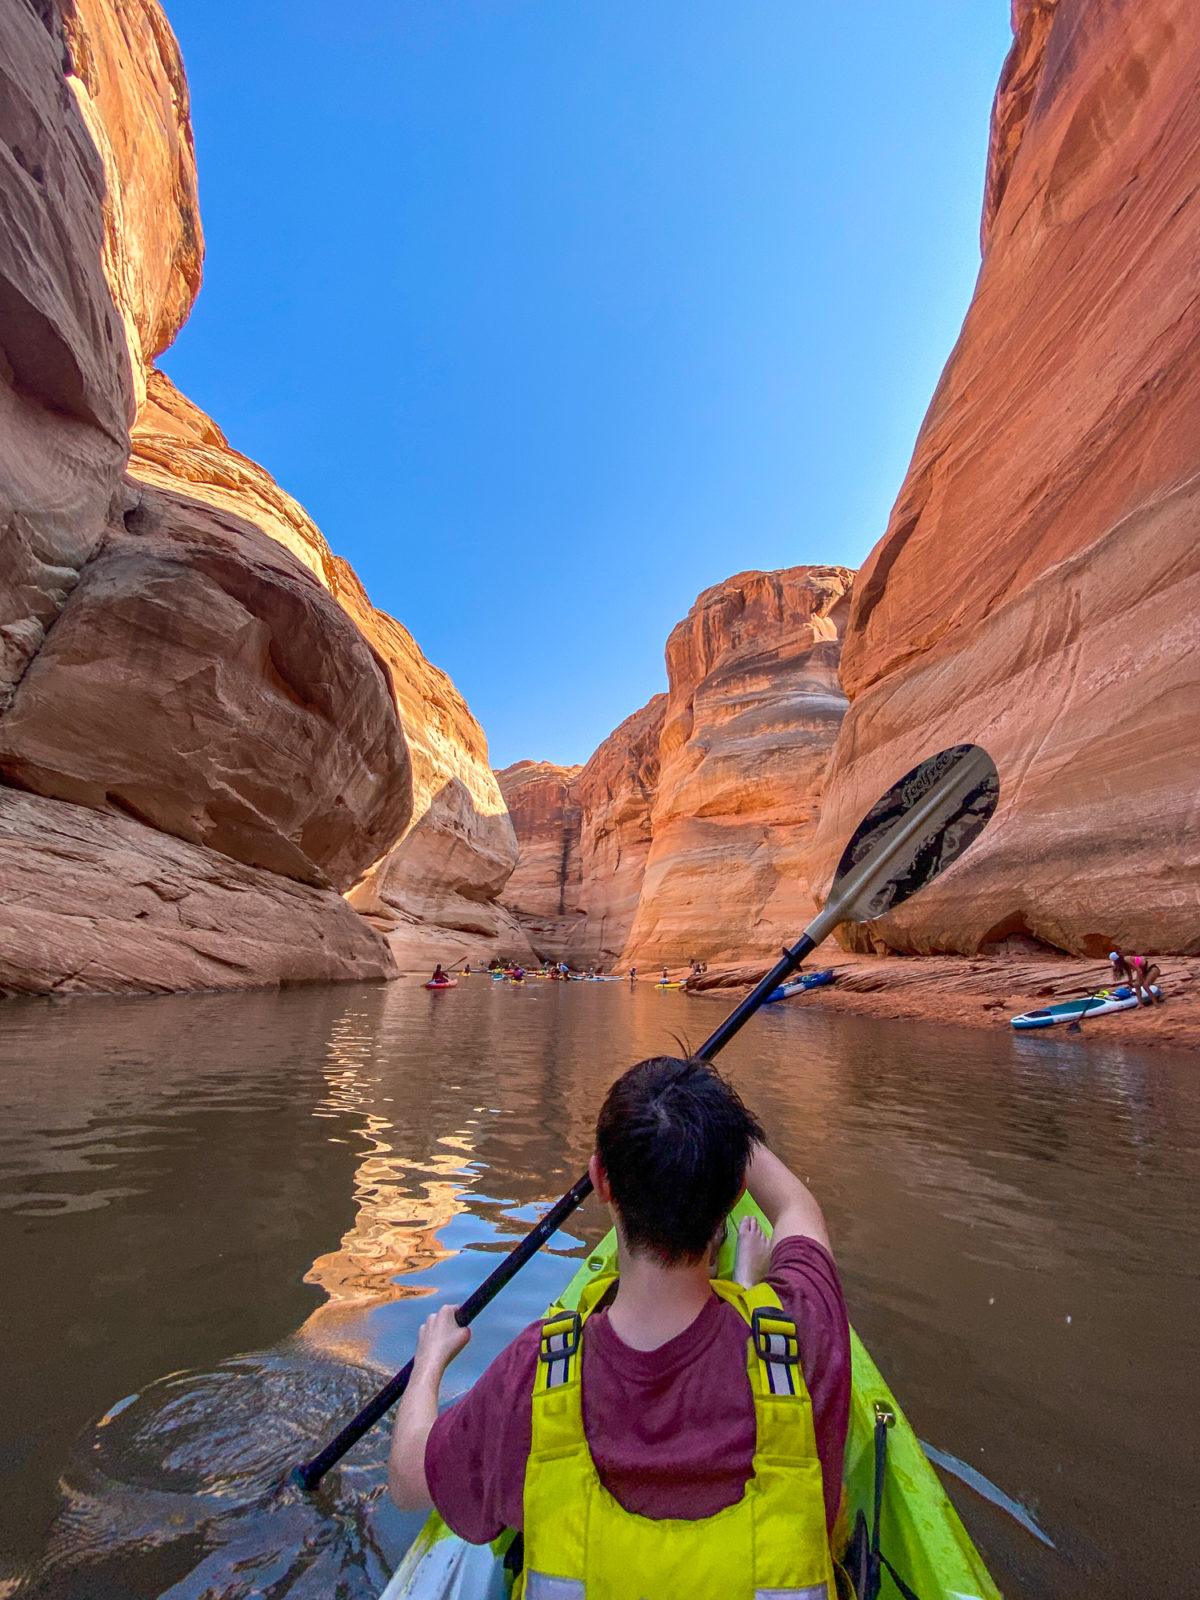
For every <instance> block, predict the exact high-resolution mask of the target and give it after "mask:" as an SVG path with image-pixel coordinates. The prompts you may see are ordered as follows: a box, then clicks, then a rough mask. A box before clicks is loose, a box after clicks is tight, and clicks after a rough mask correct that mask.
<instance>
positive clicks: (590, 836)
mask: <svg viewBox="0 0 1200 1600" xmlns="http://www.w3.org/2000/svg"><path fill="white" fill-rule="evenodd" d="M666 709H667V697H666V695H665V694H656V695H655V696H654V697H653V699H652V700H650V701H649V702H648V703H647V704H646V705H644V706H643V707H642V708H641V710H640V711H635V712H634V713H633V715H632V716H631V717H626V718H625V721H624V722H622V723H621V724H620V725H619V726H618V727H617V728H616V729H615V730H614V731H613V732H612V733H610V734H609V736H608V738H607V739H605V740H604V742H603V743H602V744H601V745H599V746H598V747H597V749H596V751H595V753H594V754H593V755H592V757H591V759H590V760H589V761H588V763H587V765H586V766H585V767H584V769H583V771H582V772H581V773H580V774H579V777H578V778H577V779H576V781H575V798H576V800H577V801H578V803H579V808H580V816H581V837H580V857H581V863H582V866H581V872H582V873H585V874H586V888H587V893H586V902H585V903H586V908H587V925H586V928H584V929H582V930H579V931H577V934H576V945H575V949H576V950H577V951H578V953H579V954H578V959H580V961H585V960H586V961H589V962H591V961H596V962H600V963H601V964H602V965H603V966H605V967H611V966H612V965H613V963H614V962H616V961H619V960H620V958H621V955H622V952H623V951H624V949H625V945H626V942H627V941H628V939H629V931H630V929H631V928H632V927H633V919H634V917H635V916H636V915H637V908H638V901H639V900H640V899H641V894H642V882H643V879H644V878H645V874H646V858H647V856H648V855H649V853H650V839H651V821H650V819H651V812H652V810H653V806H654V794H655V790H656V789H657V787H658V773H659V740H660V739H661V736H662V724H663V716H664V715H665V713H666Z"/></svg>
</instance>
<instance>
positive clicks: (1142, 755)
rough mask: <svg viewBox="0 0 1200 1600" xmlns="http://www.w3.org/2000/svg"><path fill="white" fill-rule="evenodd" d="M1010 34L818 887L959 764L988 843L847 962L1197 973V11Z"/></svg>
mask: <svg viewBox="0 0 1200 1600" xmlns="http://www.w3.org/2000/svg"><path fill="white" fill-rule="evenodd" d="M1014 20H1015V23H1016V27H1017V36H1016V40H1015V42H1014V46H1013V53H1012V55H1011V56H1010V58H1009V61H1008V63H1007V64H1006V67H1005V70H1004V75H1003V78H1002V82H1001V87H1000V91H999V94H998V96H997V103H996V113H995V119H994V124H993V132H992V145H991V152H990V165H989V180H988V189H987V195H988V201H987V210H986V212H985V218H984V238H985V244H986V254H985V258H984V263H983V268H982V271H981V274H980V278H979V283H978V286H977V288H976V293H975V297H974V300H973V302H972V305H971V308H970V310H969V312H968V314H967V318H966V322H965V324H964V326H963V331H962V334H961V336H960V338H959V341H958V344H957V346H956V347H955V350H954V352H953V354H952V355H951V357H950V361H949V363H948V365H947V367H946V370H945V372H944V373H943V375H942V379H941V382H940V383H939V385H938V389H937V392H936V394H935V395H934V398H933V401H932V404H931V406H930V410H929V414H928V416H927V417H926V420H925V423H924V426H923V428H922V431H921V435H920V438H919V439H918V442H917V447H916V451H915V454H914V457H913V461H912V465H911V467H910V470H909V474H908V477H907V479H906V480H905V483H904V485H903V487H902V488H901V491H900V495H899V498H898V500H897V502H896V506H895V509H894V511H893V513H892V517H891V521H890V523H889V525H888V530H887V532H886V534H885V535H884V537H883V539H882V540H881V542H880V544H879V545H878V546H877V547H876V549H875V550H874V552H873V553H872V555H871V557H870V559H869V560H868V562H867V564H866V566H865V567H864V569H863V572H862V574H861V577H860V579H859V582H858V584H857V586H856V591H855V600H854V607H853V611H852V614H851V618H850V624H849V629H848V634H847V643H846V648H845V652H844V655H843V660H842V681H843V683H844V685H845V687H846V690H847V692H848V694H849V696H850V699H851V702H852V703H851V709H850V712H849V715H848V716H847V718H846V721H845V723H844V724H843V728H842V732H841V735H840V737H839V740H838V745H837V749H836V752H835V758H834V764H833V768H832V771H831V774H830V781H829V794H830V804H829V807H828V808H827V810H826V811H825V813H824V815H823V817H822V821H821V828H820V842H821V847H822V855H823V861H824V866H825V869H826V871H828V870H831V869H832V866H833V863H834V862H835V860H836V858H837V854H838V852H839V851H840V849H841V846H842V844H843V843H844V841H845V839H846V837H847V836H848V834H849V832H850V831H851V830H852V828H853V826H854V824H855V822H856V821H857V818H858V816H859V814H860V813H861V812H862V811H863V810H865V809H866V807H867V806H868V805H869V804H870V803H871V801H872V800H873V799H874V798H875V796H876V795H877V794H878V793H880V792H881V791H882V790H883V789H884V788H886V787H887V785H888V784H889V783H890V782H891V781H892V780H893V779H894V778H895V776H896V775H897V774H898V773H900V772H902V771H904V770H905V769H906V768H907V767H909V766H911V765H912V764H913V762H915V761H916V760H918V759H919V758H920V757H922V756H924V755H926V754H928V753H929V752H930V751H931V750H934V749H936V748H938V747H939V746H943V745H950V744H954V743H957V742H959V741H960V740H963V739H973V740H978V741H979V742H981V743H983V744H984V745H985V746H986V747H987V748H988V750H989V751H990V753H991V754H992V756H993V757H994V759H995V761H996V764H997V767H998V768H999V771H1000V778H1001V803H1000V809H999V810H998V812H997V815H996V817H995V819H994V820H993V822H992V824H991V826H990V827H989V828H988V830H987V832H986V833H985V834H984V835H983V837H982V838H981V840H980V841H979V843H977V844H976V845H975V846H974V847H973V849H972V850H971V852H970V853H969V854H968V855H967V856H966V857H965V858H964V859H963V861H962V862H961V863H960V864H959V865H958V866H957V867H956V868H955V869H954V870H953V871H952V872H951V873H949V874H948V875H947V877H946V878H945V879H944V880H941V881H940V882H939V883H937V884H935V885H934V886H933V887H932V888H930V889H928V890H926V891H925V892H924V893H922V894H921V895H920V896H918V897H916V898H914V899H913V900H912V901H910V902H908V903H907V904H906V905H905V906H904V907H902V908H901V909H900V910H899V911H897V912H895V913H893V914H892V915H890V916H889V917H888V918H886V919H884V921H882V922H881V923H880V924H879V925H877V926H875V927H874V928H872V929H871V930H869V931H868V932H867V933H866V934H865V935H863V936H861V942H865V943H868V944H870V943H874V944H876V945H884V946H886V947H889V948H894V949H899V950H917V951H935V950H946V951H963V952H968V953H970V952H973V951H975V950H977V949H979V948H981V947H989V946H990V945H991V944H993V943H994V942H997V941H1001V940H1003V939H1005V938H1008V937H1011V936H1021V937H1024V938H1026V939H1029V938H1032V939H1036V940H1039V941H1042V942H1044V943H1047V944H1051V945H1054V946H1057V947H1060V948H1062V949H1065V950H1069V951H1072V952H1077V953H1089V954H1095V953H1097V952H1103V951H1104V950H1107V949H1108V948H1109V947H1110V945H1111V943H1112V942H1113V941H1118V942H1121V943H1124V944H1126V945H1127V946H1129V947H1131V948H1135V949H1139V948H1149V949H1151V950H1159V951H1163V950H1174V951H1180V952H1187V951H1195V950H1200V916H1198V914H1197V913H1198V912H1200V858H1198V857H1197V854H1196V851H1195V849H1194V847H1193V843H1192V840H1191V832H1192V830H1191V829H1190V827H1189V819H1190V818H1191V817H1192V816H1193V815H1194V812H1195V774H1196V768H1197V759H1196V751H1197V730H1198V729H1200V651H1198V634H1197V624H1196V617H1197V615H1198V614H1200V541H1198V540H1197V538H1196V528H1197V517H1198V515H1200V499H1198V496H1200V489H1198V481H1200V480H1198V473H1200V429H1198V428H1197V423H1196V418H1197V408H1198V406H1200V203H1198V202H1197V193H1198V192H1200V138H1198V136H1197V102H1196V97H1195V82H1196V77H1197V73H1198V72H1200V35H1198V34H1197V30H1196V26H1195V15H1194V8H1193V7H1192V6H1190V5H1189V4H1188V3H1187V0H1146V3H1144V4H1141V5H1137V6H1115V5H1104V6H1097V5H1091V4H1087V3H1084V0H1058V3H1057V4H1056V5H1052V4H1049V3H1047V0H1040V3H1036V0H1035V3H1029V0H1027V3H1025V4H1022V5H1019V6H1018V7H1017V8H1016V14H1015V19H1014Z"/></svg>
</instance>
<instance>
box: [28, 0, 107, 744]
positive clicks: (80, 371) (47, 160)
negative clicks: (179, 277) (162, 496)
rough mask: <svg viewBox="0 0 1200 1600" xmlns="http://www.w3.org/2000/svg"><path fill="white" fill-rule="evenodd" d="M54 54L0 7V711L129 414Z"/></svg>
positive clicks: (55, 598) (77, 561) (85, 165)
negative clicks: (0, 357) (0, 540)
mask: <svg viewBox="0 0 1200 1600" xmlns="http://www.w3.org/2000/svg"><path fill="white" fill-rule="evenodd" d="M65 50H66V44H65V41H64V39H63V37H62V34H61V31H60V30H59V28H58V27H57V26H56V24H55V23H54V21H53V20H51V21H50V22H49V23H44V22H43V21H41V20H40V18H39V16H38V13H37V12H36V11H35V9H34V8H33V7H32V6H28V5H6V6H4V7H3V9H0V356H2V359H0V538H2V542H0V712H3V710H4V708H5V707H6V706H7V704H8V701H9V698H10V696H11V693H12V688H13V685H14V684H15V683H16V682H17V681H18V680H19V679H20V677H21V674H22V673H23V672H24V670H25V668H26V666H27V665H28V663H29V661H30V659H31V658H32V657H33V656H34V655H35V654H36V653H37V651H38V650H39V649H40V647H41V644H42V640H43V638H44V637H45V633H46V629H47V628H49V627H50V626H51V625H52V624H53V622H54V620H55V618H56V617H57V616H58V613H59V612H60V610H61V609H62V607H63V605H64V604H65V603H66V599H67V596H68V595H69V594H70V592H71V590H72V589H73V588H74V585H75V582H76V578H77V576H78V573H79V569H80V568H81V567H82V566H83V565H84V563H85V562H86V561H87V560H88V558H89V557H90V556H91V555H92V553H93V551H94V550H95V549H96V548H97V546H98V545H99V543H100V540H101V537H102V536H103V532H104V527H105V522H106V519H107V515H108V507H109V502H110V501H111V500H112V498H113V495H114V493H115V492H116V490H117V488H118V485H119V484H120V481H121V474H122V472H123V470H124V467H125V460H126V457H127V455H128V453H129V437H128V426H129V421H130V419H131V417H132V415H133V382H132V377H131V372H130V365H129V358H128V355H127V354H126V351H125V340H124V336H123V332H122V326H121V319H120V317H119V316H118V314H117V311H116V309H115V307H114V305H113V301H112V296H111V294H110V293H109V289H108V285H107V283H106V281H105V277H104V271H103V268H102V266H101V248H102V241H103V237H104V220H103V213H102V208H101V202H102V197H103V195H104V188H105V183H104V166H103V163H102V162H101V160H100V157H99V155H98V154H97V152H96V149H95V146H94V145H93V143H92V141H91V139H90V138H89V136H88V131H87V128H86V127H85V125H84V122H83V118H82V116H81V115H80V112H79V108H78V105H77V104H76V101H75V98H74V96H73V95H72V93H71V91H70V89H69V87H68V85H67V80H66V78H65V76H64V73H63V57H64V52H65Z"/></svg>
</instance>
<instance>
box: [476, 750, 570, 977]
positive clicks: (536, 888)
mask: <svg viewBox="0 0 1200 1600" xmlns="http://www.w3.org/2000/svg"><path fill="white" fill-rule="evenodd" d="M582 771H583V768H582V767H559V766H555V764H554V763H553V762H552V761H518V762H516V763H515V764H514V765H513V766H511V767H505V768H504V769H503V770H502V771H500V772H497V774H496V778H497V781H498V782H499V785H500V792H501V794H502V795H503V796H504V803H505V805H506V806H507V807H508V814H509V816H510V817H511V818H512V824H513V828H514V829H515V830H516V837H517V838H518V839H519V840H520V856H519V859H518V861H517V865H516V869H515V870H514V872H513V875H512V877H511V878H509V880H508V883H507V884H506V886H505V889H504V904H505V905H506V906H507V907H508V908H509V910H510V911H511V912H512V913H513V915H514V916H515V917H516V918H517V920H518V921H519V922H520V924H521V926H522V927H523V928H524V929H525V932H526V933H527V934H528V936H529V940H530V943H531V944H532V945H533V947H534V949H535V950H536V951H538V952H539V953H540V954H542V955H546V956H551V957H553V958H555V959H558V960H562V959H564V958H565V959H570V955H569V952H575V951H576V950H577V948H578V947H579V944H580V939H579V937H578V936H579V934H580V932H581V931H582V930H581V924H582V923H584V922H585V921H586V917H585V913H584V907H583V899H582V890H583V873H582V867H581V859H580V820H581V813H580V807H579V804H578V802H577V800H576V799H575V792H574V790H575V780H576V779H577V778H578V776H579V774H580V773H581V772H582Z"/></svg>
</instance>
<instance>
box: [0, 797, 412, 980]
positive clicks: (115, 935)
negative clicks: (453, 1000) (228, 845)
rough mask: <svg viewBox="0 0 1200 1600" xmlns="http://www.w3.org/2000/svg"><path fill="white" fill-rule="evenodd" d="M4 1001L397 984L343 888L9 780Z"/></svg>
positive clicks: (0, 848)
mask: <svg viewBox="0 0 1200 1600" xmlns="http://www.w3.org/2000/svg"><path fill="white" fill-rule="evenodd" d="M0 883H2V884H3V885H4V937H3V938H2V939H0V995H3V994H46V993H54V994H127V993H135V992H140V991H145V990H150V991H157V992H161V993H166V992H167V991H169V990H176V989H228V988H233V989H239V988H247V987H253V986H255V985H257V984H269V983H303V982H322V981H325V982H328V981H331V980H335V979H339V980H340V979H346V978H387V977H392V976H394V974H395V967H394V966H393V964H392V960H391V956H390V954H389V952H388V949H387V946H386V945H385V944H384V943H383V941H382V940H381V939H380V938H379V936H378V935H377V934H376V933H374V932H373V931H372V930H371V928H370V927H369V926H368V925H367V924H366V923H365V922H364V921H363V919H362V918H361V917H360V916H359V915H358V914H357V912H354V911H352V910H351V909H350V907H349V906H348V905H347V904H346V902H345V901H344V900H343V899H342V898H341V896H340V895H338V894H335V893H334V891H333V890H331V889H314V888H311V887H309V886H308V885H307V884H301V883H295V882H293V880H292V879H290V878H283V877H280V876H278V875H277V874H275V873H272V872H260V871H258V870H256V869H255V868H254V867H246V866H243V865H241V863H240V862H237V861H231V860H230V859H229V857H228V856H225V855H221V854H219V853H218V852H217V851H215V850H207V849H205V848H204V847H203V846H202V845H195V844H185V843H184V842H183V841H182V840H180V839H173V838H171V837H170V836H169V835H168V834H165V833H159V832H157V831H156V830H155V829H153V828H146V827H143V826H142V824H141V823H139V822H134V821H132V820H131V819H130V818H127V817H114V816H106V815H105V814H104V813H103V812H99V811H92V810H89V809H88V808H86V807H84V806H75V805H66V804H64V803H63V802H62V801H60V800H44V799H42V798H41V797H40V796H38V795H31V794H21V793H20V792H19V791H18V790H16V789H4V788H0Z"/></svg>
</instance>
